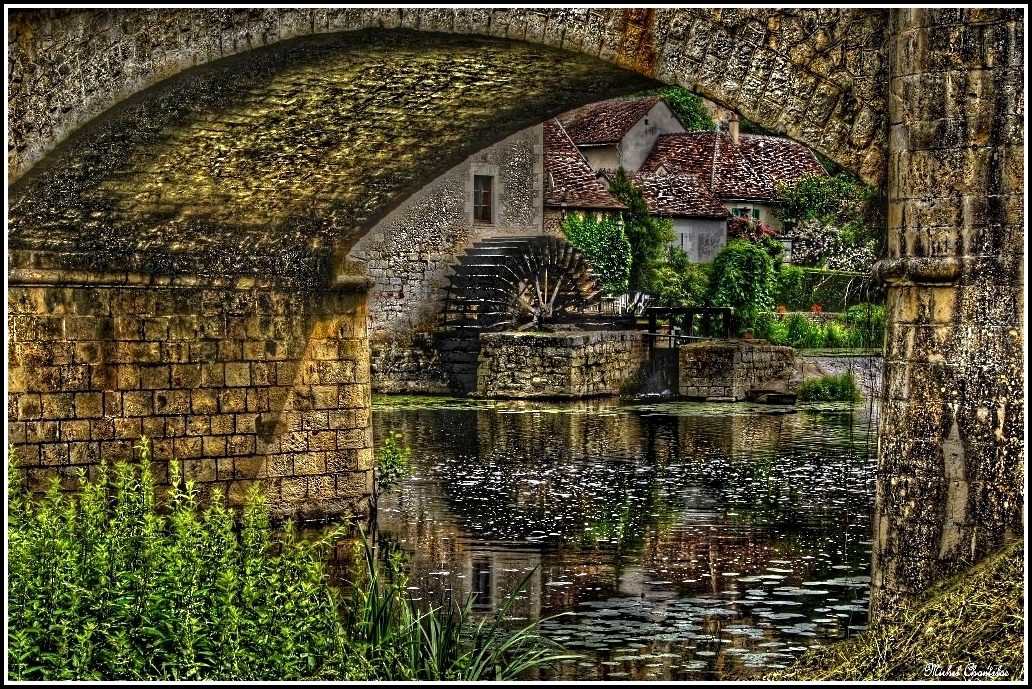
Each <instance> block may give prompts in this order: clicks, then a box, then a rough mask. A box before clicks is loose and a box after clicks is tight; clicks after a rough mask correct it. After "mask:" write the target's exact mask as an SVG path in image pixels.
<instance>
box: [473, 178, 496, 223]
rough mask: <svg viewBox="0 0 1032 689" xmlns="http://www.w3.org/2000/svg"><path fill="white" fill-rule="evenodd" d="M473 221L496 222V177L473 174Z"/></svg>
mask: <svg viewBox="0 0 1032 689" xmlns="http://www.w3.org/2000/svg"><path fill="white" fill-rule="evenodd" d="M473 221H474V222H483V223H493V222H494V177H492V176H490V175H474V176H473Z"/></svg>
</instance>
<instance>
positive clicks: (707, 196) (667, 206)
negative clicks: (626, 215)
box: [631, 171, 728, 219]
mask: <svg viewBox="0 0 1032 689" xmlns="http://www.w3.org/2000/svg"><path fill="white" fill-rule="evenodd" d="M631 180H632V181H633V182H634V184H635V186H637V187H639V188H640V189H641V190H642V194H643V195H644V197H645V202H646V203H647V204H648V206H649V212H650V213H652V214H653V215H662V216H667V217H678V218H719V219H723V218H726V217H727V215H728V213H727V208H725V207H724V204H722V203H721V202H720V199H718V198H717V197H716V196H714V195H713V194H711V193H710V191H709V187H708V185H706V184H703V183H702V181H701V180H699V178H698V177H697V176H696V175H689V174H684V173H673V174H666V173H665V172H664V171H659V172H638V173H637V174H634V175H632V176H631Z"/></svg>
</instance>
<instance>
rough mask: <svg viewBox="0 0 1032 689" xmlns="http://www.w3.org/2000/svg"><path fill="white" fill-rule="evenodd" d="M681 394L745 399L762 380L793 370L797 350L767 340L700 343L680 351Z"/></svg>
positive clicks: (700, 397)
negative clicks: (785, 370) (789, 369)
mask: <svg viewBox="0 0 1032 689" xmlns="http://www.w3.org/2000/svg"><path fill="white" fill-rule="evenodd" d="M679 356H680V366H679V370H680V374H679V383H678V391H679V392H680V394H681V396H682V397H687V398H689V399H713V400H722V401H725V400H726V401H731V400H735V401H737V400H744V399H745V393H746V392H747V391H748V390H749V389H750V388H752V387H754V386H755V385H756V384H757V383H759V382H760V381H762V380H767V379H770V378H775V377H777V376H778V374H779V373H781V372H782V371H783V370H784V369H785V367H791V366H792V363H793V361H794V359H795V350H793V349H792V348H791V347H776V346H774V345H772V344H770V343H768V342H767V341H766V340H759V341H757V342H750V341H748V340H727V341H719V342H697V343H695V344H690V345H684V346H682V347H680V348H679Z"/></svg>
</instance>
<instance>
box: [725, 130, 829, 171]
mask: <svg viewBox="0 0 1032 689" xmlns="http://www.w3.org/2000/svg"><path fill="white" fill-rule="evenodd" d="M739 143H740V147H741V149H742V153H744V154H745V157H746V158H748V159H749V162H751V163H752V165H753V167H755V168H758V169H759V170H761V171H762V172H763V173H764V174H766V175H767V176H768V177H770V178H771V181H773V182H778V181H781V180H785V181H792V180H796V179H799V178H800V177H803V176H804V175H821V176H827V174H828V171H827V170H825V169H824V166H823V165H821V163H820V161H819V160H817V156H815V155H814V154H813V151H811V150H810V149H809V148H807V147H806V146H804V145H802V144H801V143H798V142H795V141H792V140H791V139H784V138H782V137H780V136H759V135H756V134H742V135H741V136H739Z"/></svg>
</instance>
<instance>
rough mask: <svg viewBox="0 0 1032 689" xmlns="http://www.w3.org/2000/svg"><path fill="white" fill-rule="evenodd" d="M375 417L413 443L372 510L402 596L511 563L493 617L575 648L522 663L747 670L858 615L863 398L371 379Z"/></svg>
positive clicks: (584, 675) (865, 471)
mask: <svg viewBox="0 0 1032 689" xmlns="http://www.w3.org/2000/svg"><path fill="white" fill-rule="evenodd" d="M373 427H374V429H375V438H374V441H375V443H376V445H377V447H379V446H380V444H381V443H382V442H383V439H384V437H385V436H386V434H387V433H392V432H400V433H401V435H402V443H403V444H404V445H408V446H410V447H412V448H413V457H412V473H411V476H409V477H408V478H406V479H405V480H404V481H403V483H402V485H401V486H400V488H399V490H398V491H396V492H395V493H393V494H389V495H385V496H382V497H381V498H380V505H379V512H378V518H377V527H378V532H379V534H378V542H379V543H380V544H381V547H384V548H394V549H397V550H400V551H401V552H402V553H403V554H404V561H405V563H406V567H407V569H408V570H409V572H410V575H411V585H410V593H411V594H412V596H413V598H415V599H417V600H423V601H425V602H430V603H435V604H436V603H443V602H444V601H446V600H447V597H448V596H453V597H454V598H456V599H457V600H459V601H461V600H464V599H465V598H466V596H468V595H471V594H472V595H475V596H476V599H475V601H476V604H475V609H476V610H477V611H480V612H484V613H494V612H497V611H498V610H499V608H500V607H501V606H502V605H503V604H504V603H505V601H506V599H507V596H509V594H510V593H511V592H513V591H514V590H516V589H517V587H518V584H519V583H520V581H522V580H523V579H524V578H527V577H529V579H528V580H527V584H526V586H525V587H524V588H523V589H522V590H519V591H518V592H516V593H515V595H516V600H515V601H514V602H513V604H512V607H511V608H510V609H509V610H508V613H507V617H509V618H511V619H512V621H513V622H514V623H526V622H529V621H531V620H536V619H542V618H545V619H544V621H543V622H542V624H541V627H540V629H541V632H542V634H543V635H544V636H546V637H548V638H549V639H552V640H553V641H555V642H557V643H559V644H561V645H562V646H563V647H564V648H565V649H566V651H567V652H569V653H571V654H577V655H579V656H580V657H578V658H576V659H572V660H567V661H562V662H560V663H558V664H557V665H556V666H555V667H554V668H551V669H545V670H542V671H539V672H537V673H535V674H534V675H533V676H531V677H529V678H528V679H536V680H586V681H590V680H600V679H612V680H624V681H628V680H674V681H677V680H721V679H753V678H756V677H758V676H759V675H760V674H761V673H763V672H765V671H768V670H770V669H772V668H777V667H781V666H783V665H785V664H786V663H788V662H790V661H791V660H792V659H793V658H794V657H796V656H797V655H799V654H800V653H802V652H803V651H804V650H805V649H806V648H807V647H809V646H811V645H814V644H821V643H827V642H829V641H832V640H837V639H842V638H845V637H846V636H848V635H851V634H855V633H856V632H858V631H860V630H862V629H864V628H865V625H866V622H867V603H868V590H869V584H870V576H869V575H870V558H871V555H870V552H871V551H870V548H871V521H870V513H871V508H872V505H873V501H874V473H875V455H876V429H877V408H876V407H875V406H872V405H871V404H870V403H858V404H825V405H820V406H815V407H811V408H804V407H801V406H800V407H799V408H796V407H792V406H788V407H780V406H766V405H753V404H746V403H735V404H704V403H689V402H661V401H653V402H627V401H623V402H620V401H615V400H594V401H579V402H570V403H546V402H528V401H474V400H469V399H453V398H433V397H417V398H413V397H390V396H385V397H379V398H376V399H374V405H373ZM559 613H562V614H561V615H559ZM557 615H558V616H557Z"/></svg>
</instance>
